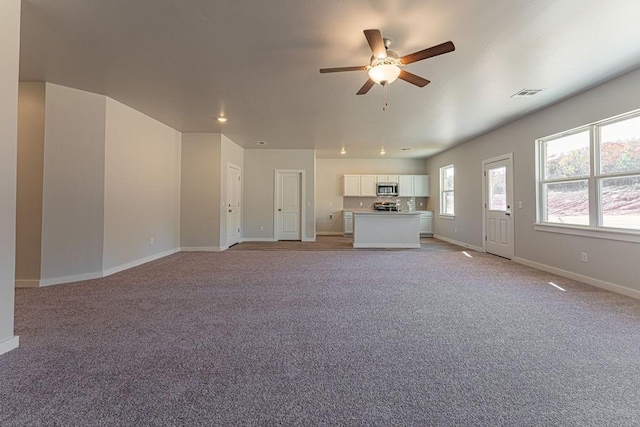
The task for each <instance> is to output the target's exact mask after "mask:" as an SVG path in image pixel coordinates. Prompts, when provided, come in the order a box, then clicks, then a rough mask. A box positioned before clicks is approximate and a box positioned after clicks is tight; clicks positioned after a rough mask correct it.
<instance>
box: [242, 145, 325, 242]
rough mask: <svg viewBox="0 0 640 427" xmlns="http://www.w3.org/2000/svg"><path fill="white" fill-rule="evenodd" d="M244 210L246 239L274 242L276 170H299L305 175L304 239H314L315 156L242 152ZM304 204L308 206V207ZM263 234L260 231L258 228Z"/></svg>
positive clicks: (310, 152)
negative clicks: (270, 240)
mask: <svg viewBox="0 0 640 427" xmlns="http://www.w3.org/2000/svg"><path fill="white" fill-rule="evenodd" d="M244 165H245V167H244V172H243V175H244V186H243V188H244V195H243V201H244V207H243V209H242V219H243V220H242V224H243V228H244V232H243V238H245V239H273V238H274V230H273V221H274V204H273V203H274V193H275V189H274V180H275V170H276V169H301V170H304V171H305V174H306V186H305V187H306V188H305V200H304V201H303V203H304V204H305V224H306V227H305V229H304V230H303V239H315V212H314V209H315V183H314V179H313V177H314V176H315V154H314V151H313V150H268V149H267V150H262V149H255V150H245V152H244ZM307 203H309V204H310V206H307ZM261 226H262V227H264V231H260V227H261Z"/></svg>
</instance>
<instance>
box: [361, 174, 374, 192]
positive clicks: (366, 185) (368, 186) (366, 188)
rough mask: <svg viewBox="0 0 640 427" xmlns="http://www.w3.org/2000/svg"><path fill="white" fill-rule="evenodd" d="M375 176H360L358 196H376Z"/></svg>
mask: <svg viewBox="0 0 640 427" xmlns="http://www.w3.org/2000/svg"><path fill="white" fill-rule="evenodd" d="M376 190H377V186H376V176H375V175H360V195H361V196H374V197H375V196H376V194H377V191H376Z"/></svg>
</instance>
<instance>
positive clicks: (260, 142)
mask: <svg viewBox="0 0 640 427" xmlns="http://www.w3.org/2000/svg"><path fill="white" fill-rule="evenodd" d="M253 143H254V144H255V145H267V142H266V141H253Z"/></svg>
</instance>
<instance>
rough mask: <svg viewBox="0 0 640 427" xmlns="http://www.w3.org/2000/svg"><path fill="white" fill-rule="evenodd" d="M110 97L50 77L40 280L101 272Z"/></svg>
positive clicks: (70, 278)
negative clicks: (55, 80) (106, 134)
mask: <svg viewBox="0 0 640 427" xmlns="http://www.w3.org/2000/svg"><path fill="white" fill-rule="evenodd" d="M105 109H106V97H104V96H102V95H96V94H93V93H89V92H85V91H81V90H77V89H71V88H67V87H64V86H58V85H54V84H50V83H47V84H46V90H45V135H44V141H45V142H44V173H43V180H44V183H43V196H42V269H41V285H47V284H51V283H60V282H70V281H75V280H82V279H84V278H90V277H100V275H101V272H102V244H103V211H104V141H105V122H104V120H105V119H104V118H105Z"/></svg>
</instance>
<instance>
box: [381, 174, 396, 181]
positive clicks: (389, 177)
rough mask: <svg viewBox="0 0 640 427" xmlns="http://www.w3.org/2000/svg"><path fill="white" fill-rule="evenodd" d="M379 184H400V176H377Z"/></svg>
mask: <svg viewBox="0 0 640 427" xmlns="http://www.w3.org/2000/svg"><path fill="white" fill-rule="evenodd" d="M376 181H377V182H398V175H376Z"/></svg>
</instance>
